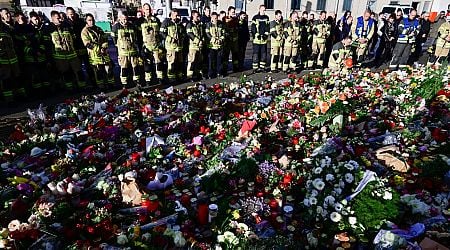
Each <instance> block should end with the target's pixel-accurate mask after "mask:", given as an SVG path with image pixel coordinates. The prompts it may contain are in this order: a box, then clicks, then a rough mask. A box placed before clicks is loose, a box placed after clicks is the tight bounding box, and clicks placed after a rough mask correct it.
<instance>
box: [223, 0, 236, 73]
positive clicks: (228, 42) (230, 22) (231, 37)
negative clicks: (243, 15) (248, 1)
mask: <svg viewBox="0 0 450 250" xmlns="http://www.w3.org/2000/svg"><path fill="white" fill-rule="evenodd" d="M223 23H224V25H225V31H226V32H225V34H226V35H225V45H224V50H223V58H222V75H223V76H226V75H227V72H228V59H229V57H230V53H231V55H232V60H233V61H232V63H233V72H238V71H239V44H238V39H239V37H238V26H239V20H238V18H237V17H236V8H235V7H233V6H230V7H228V15H227V16H226V17H224V20H223Z"/></svg>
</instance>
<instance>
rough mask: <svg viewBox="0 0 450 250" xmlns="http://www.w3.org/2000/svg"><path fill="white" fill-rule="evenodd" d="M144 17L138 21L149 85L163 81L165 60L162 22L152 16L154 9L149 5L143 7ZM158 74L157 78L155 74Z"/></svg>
mask: <svg viewBox="0 0 450 250" xmlns="http://www.w3.org/2000/svg"><path fill="white" fill-rule="evenodd" d="M142 10H143V16H142V17H141V18H140V19H139V20H138V29H139V30H140V31H141V33H140V35H141V36H142V50H141V52H142V58H143V59H144V71H145V82H146V84H147V85H151V84H152V83H154V82H155V81H154V80H155V79H157V82H158V83H162V80H163V77H164V75H163V68H164V65H163V58H164V51H163V48H162V43H161V40H162V37H161V33H160V30H161V22H160V21H159V19H158V18H156V17H155V16H153V15H152V8H151V7H150V5H149V4H148V3H145V4H144V5H143V6H142ZM155 72H156V78H155V76H154V75H153V73H155Z"/></svg>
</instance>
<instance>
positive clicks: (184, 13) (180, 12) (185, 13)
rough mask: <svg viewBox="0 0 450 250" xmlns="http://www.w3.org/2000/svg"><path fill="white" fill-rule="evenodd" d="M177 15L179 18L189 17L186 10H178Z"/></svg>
mask: <svg viewBox="0 0 450 250" xmlns="http://www.w3.org/2000/svg"><path fill="white" fill-rule="evenodd" d="M178 14H179V15H180V16H189V12H188V10H187V9H178Z"/></svg>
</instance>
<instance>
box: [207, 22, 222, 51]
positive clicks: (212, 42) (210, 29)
mask: <svg viewBox="0 0 450 250" xmlns="http://www.w3.org/2000/svg"><path fill="white" fill-rule="evenodd" d="M206 36H207V37H208V40H209V44H208V47H209V48H211V49H221V48H222V47H223V44H224V42H225V29H224V27H223V25H222V23H219V22H216V23H211V22H210V23H207V24H206Z"/></svg>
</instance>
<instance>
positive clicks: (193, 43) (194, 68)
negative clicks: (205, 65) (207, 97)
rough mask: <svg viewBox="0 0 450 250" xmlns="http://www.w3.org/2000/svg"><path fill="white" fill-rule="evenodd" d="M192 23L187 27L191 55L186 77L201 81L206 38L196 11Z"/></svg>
mask: <svg viewBox="0 0 450 250" xmlns="http://www.w3.org/2000/svg"><path fill="white" fill-rule="evenodd" d="M191 13H192V14H191V15H192V16H191V21H190V22H189V23H188V24H187V26H186V31H187V36H188V37H189V53H188V65H187V74H186V77H187V78H188V79H190V80H196V79H201V78H202V76H201V74H200V71H201V69H202V59H203V57H202V48H203V42H204V40H205V38H206V35H205V32H204V29H203V24H202V22H200V13H199V12H198V11H196V10H193V11H192V12H191Z"/></svg>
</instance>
